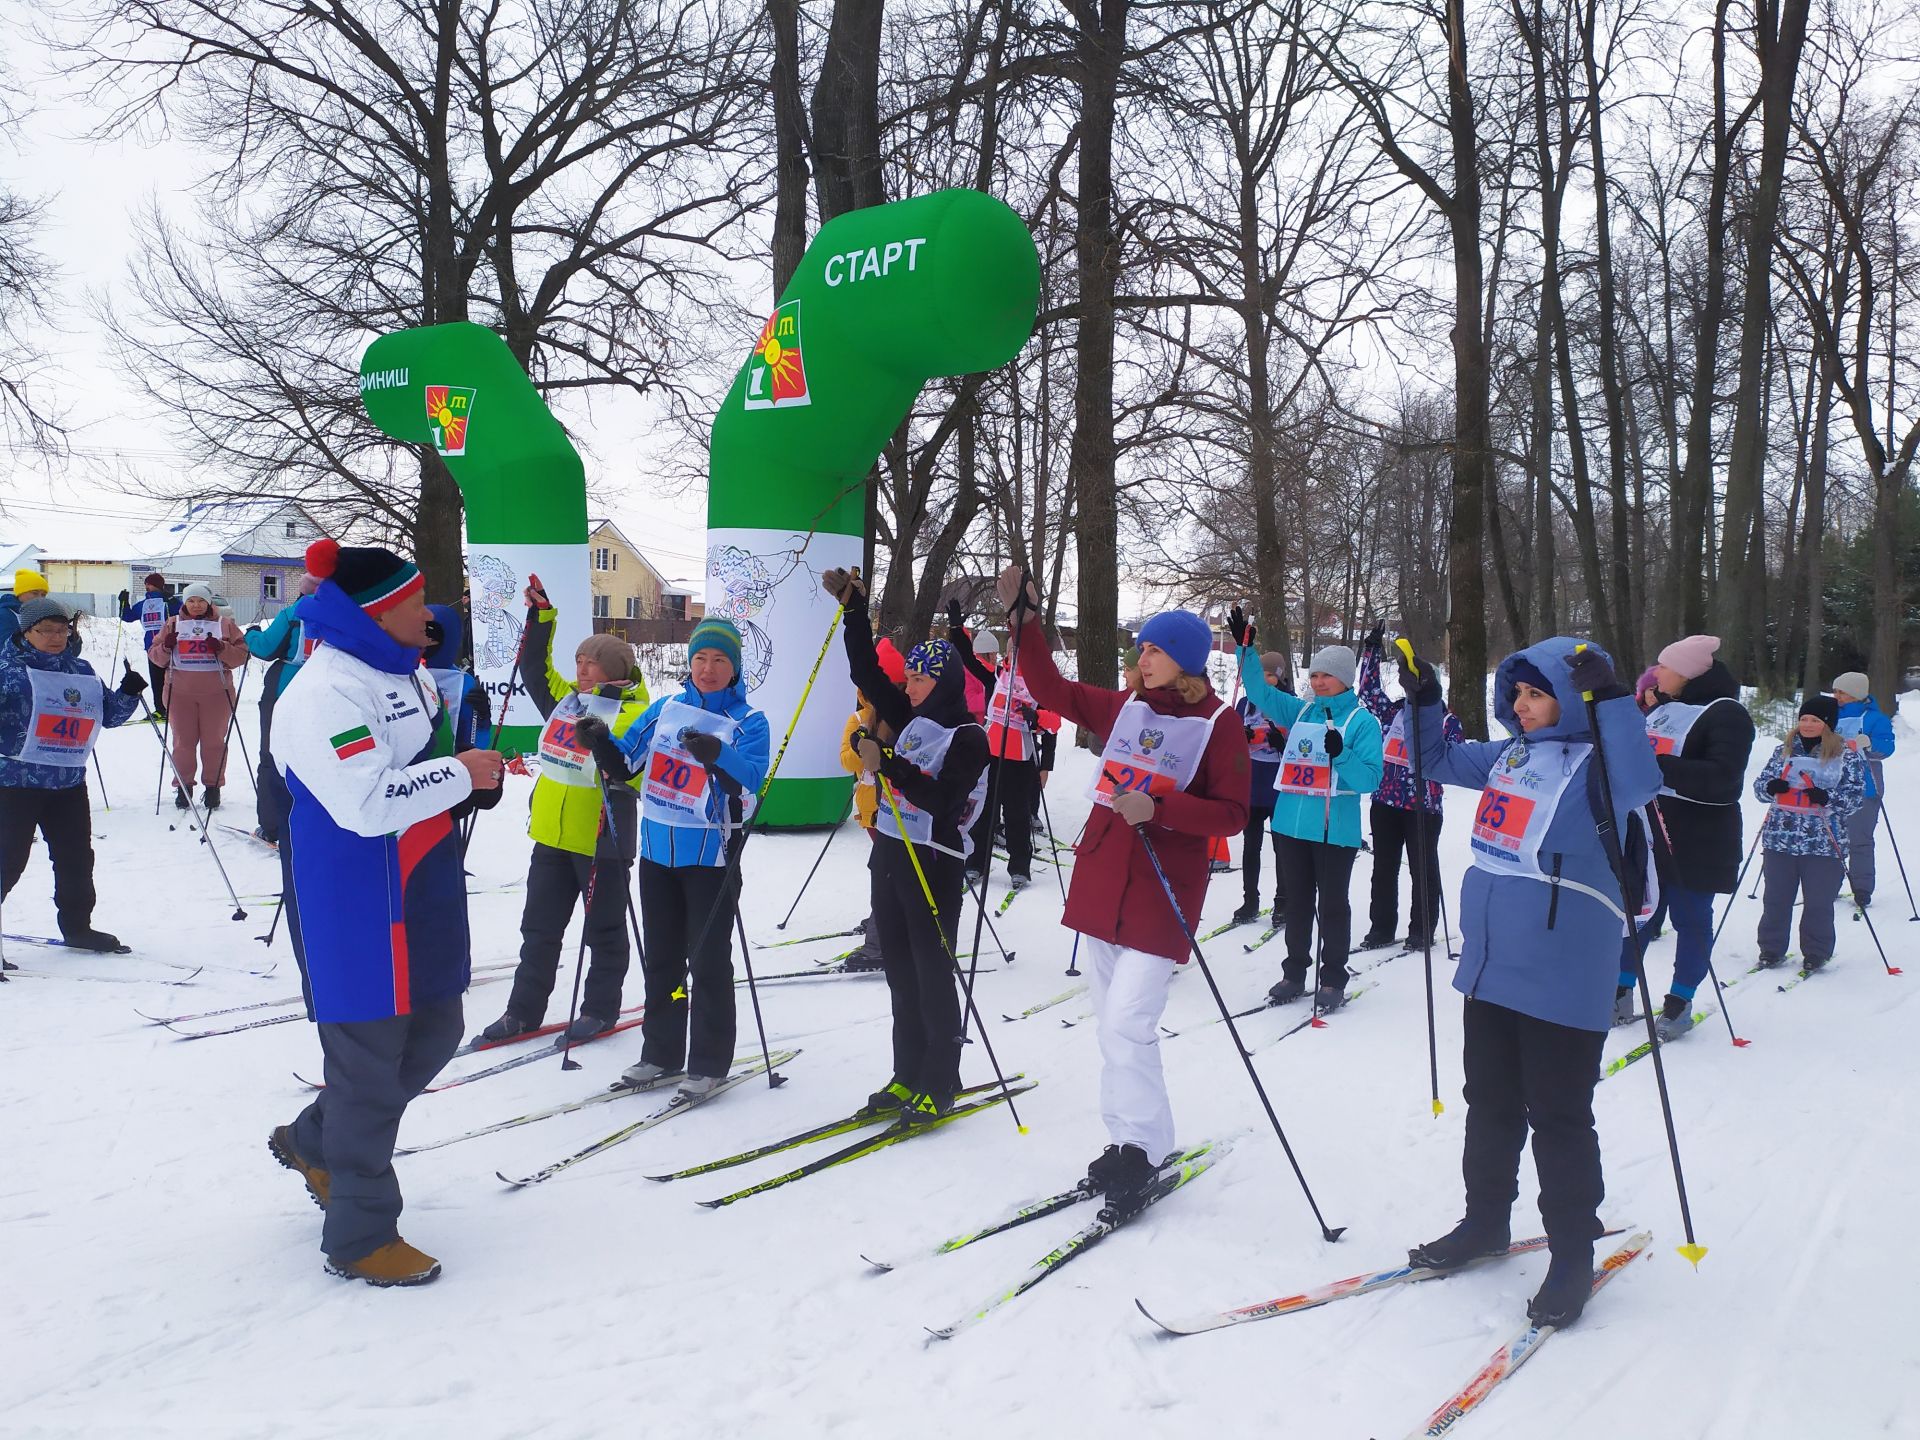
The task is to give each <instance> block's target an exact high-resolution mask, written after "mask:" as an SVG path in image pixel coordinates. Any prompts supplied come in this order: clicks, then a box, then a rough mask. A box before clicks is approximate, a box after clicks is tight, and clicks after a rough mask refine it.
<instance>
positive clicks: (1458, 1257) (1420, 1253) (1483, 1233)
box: [1407, 1216, 1513, 1274]
mask: <svg viewBox="0 0 1920 1440" xmlns="http://www.w3.org/2000/svg"><path fill="white" fill-rule="evenodd" d="M1512 1241H1513V1234H1512V1231H1511V1229H1510V1228H1509V1226H1508V1225H1507V1223H1505V1222H1503V1221H1498V1220H1476V1219H1474V1218H1473V1217H1472V1216H1468V1217H1467V1218H1466V1219H1465V1220H1462V1221H1461V1222H1460V1223H1459V1224H1458V1225H1456V1226H1454V1227H1453V1229H1451V1230H1449V1231H1448V1232H1447V1233H1446V1234H1444V1235H1442V1236H1441V1237H1440V1238H1439V1239H1438V1240H1429V1241H1428V1242H1427V1243H1426V1244H1424V1245H1416V1246H1415V1247H1414V1248H1413V1249H1411V1250H1409V1251H1407V1263H1408V1264H1409V1265H1417V1266H1419V1267H1420V1268H1421V1269H1422V1270H1437V1271H1439V1272H1440V1273H1442V1274H1445V1273H1446V1272H1448V1271H1450V1270H1458V1269H1460V1267H1461V1266H1463V1265H1469V1264H1471V1263H1472V1262H1473V1261H1475V1260H1478V1259H1480V1258H1481V1257H1482V1256H1486V1255H1503V1254H1505V1253H1506V1250H1507V1247H1508V1245H1510V1244H1511V1243H1512Z"/></svg>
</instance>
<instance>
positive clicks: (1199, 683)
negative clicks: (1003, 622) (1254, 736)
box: [998, 567, 1249, 1208]
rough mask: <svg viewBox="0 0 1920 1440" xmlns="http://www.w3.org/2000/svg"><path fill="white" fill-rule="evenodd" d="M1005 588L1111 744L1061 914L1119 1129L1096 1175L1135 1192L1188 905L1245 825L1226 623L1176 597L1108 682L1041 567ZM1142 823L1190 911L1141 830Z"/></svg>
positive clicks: (1123, 1200) (1052, 705) (1054, 672)
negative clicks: (1220, 685) (1219, 846)
mask: <svg viewBox="0 0 1920 1440" xmlns="http://www.w3.org/2000/svg"><path fill="white" fill-rule="evenodd" d="M1023 589H1024V591H1025V593H1024V595H1023V594H1022V590H1023ZM998 590H999V595H1000V602H1001V604H1003V605H1005V606H1006V607H1007V611H1008V623H1009V624H1015V625H1019V626H1020V632H1019V644H1020V670H1021V674H1022V675H1023V676H1024V677H1025V679H1026V682H1027V688H1028V690H1029V691H1031V692H1032V695H1033V698H1034V702H1035V703H1036V704H1038V705H1040V706H1043V707H1045V708H1046V709H1048V710H1055V711H1058V712H1059V713H1060V715H1061V716H1062V717H1063V718H1065V719H1067V720H1070V721H1072V722H1073V723H1074V724H1076V725H1080V726H1083V727H1085V728H1086V729H1088V730H1090V731H1092V732H1093V734H1094V735H1095V736H1096V737H1097V738H1098V739H1099V740H1100V742H1101V744H1102V746H1103V747H1104V748H1103V751H1102V755H1101V761H1100V771H1099V773H1098V774H1097V775H1096V777H1095V781H1094V786H1093V789H1092V791H1091V792H1090V796H1089V798H1091V799H1092V800H1093V802H1094V807H1093V811H1092V814H1091V815H1090V816H1089V817H1088V820H1087V827H1086V831H1085V833H1084V834H1083V836H1082V837H1081V840H1080V843H1079V845H1078V846H1077V847H1076V859H1075V863H1074V868H1073V888H1072V889H1071V891H1069V893H1068V895H1067V909H1066V915H1065V917H1064V923H1065V924H1066V926H1067V927H1068V928H1069V929H1071V930H1077V931H1079V932H1080V934H1081V935H1082V936H1084V937H1085V939H1086V941H1087V944H1086V946H1085V947H1084V948H1086V949H1087V950H1089V951H1090V953H1091V964H1090V966H1089V969H1090V970H1091V972H1092V975H1093V994H1094V1010H1095V1015H1096V1020H1097V1024H1098V1029H1099V1035H1100V1056H1101V1060H1102V1067H1101V1072H1100V1109H1101V1113H1102V1116H1103V1117H1104V1119H1105V1120H1106V1124H1107V1133H1108V1137H1109V1138H1110V1139H1111V1140H1112V1142H1113V1143H1112V1144H1110V1145H1108V1146H1107V1148H1106V1150H1105V1152H1104V1153H1103V1154H1102V1155H1101V1156H1100V1158H1099V1159H1097V1160H1095V1161H1094V1162H1093V1164H1091V1165H1090V1166H1088V1167H1087V1178H1088V1179H1089V1180H1090V1181H1091V1182H1092V1183H1093V1184H1094V1186H1095V1187H1096V1188H1098V1189H1101V1190H1104V1191H1105V1192H1106V1193H1107V1195H1108V1197H1109V1200H1110V1202H1111V1203H1112V1204H1114V1205H1116V1206H1118V1207H1122V1208H1124V1207H1125V1206H1126V1204H1127V1203H1128V1201H1129V1200H1132V1199H1134V1198H1135V1197H1139V1196H1143V1195H1144V1194H1145V1189H1146V1184H1147V1182H1148V1181H1149V1180H1151V1179H1152V1178H1153V1175H1154V1172H1155V1171H1156V1170H1157V1169H1158V1167H1159V1166H1160V1164H1161V1162H1162V1161H1163V1160H1164V1159H1165V1158H1166V1156H1167V1155H1168V1154H1169V1153H1171V1152H1172V1150H1173V1148H1174V1145H1173V1109H1172V1106H1171V1104H1170V1103H1169V1102H1168V1099H1167V1088H1166V1082H1165V1080H1164V1078H1163V1077H1162V1074H1161V1068H1160V1044H1159V1026H1160V1016H1161V1013H1162V1012H1163V1011H1164V1010H1165V1008H1166V1003H1167V985H1168V984H1169V983H1170V982H1171V981H1172V979H1173V975H1174V966H1175V965H1177V964H1184V963H1185V962H1186V959H1187V957H1188V955H1189V954H1190V953H1191V952H1190V950H1189V947H1188V944H1187V936H1186V933H1185V931H1184V930H1183V929H1182V927H1181V920H1182V918H1183V917H1184V919H1185V921H1186V923H1187V924H1188V925H1192V924H1193V923H1194V922H1195V921H1197V920H1198V919H1199V916H1200V906H1201V903H1202V902H1203V901H1204V900H1205V899H1206V895H1207V873H1208V871H1207V848H1208V842H1209V840H1210V839H1211V838H1212V837H1214V836H1220V835H1238V834H1240V833H1241V831H1243V830H1244V829H1246V824H1247V795H1248V783H1249V778H1248V777H1249V761H1248V758H1247V737H1246V732H1245V730H1244V729H1243V728H1242V727H1241V724H1240V719H1239V716H1238V715H1237V714H1236V713H1235V712H1234V710H1233V708H1232V707H1231V706H1230V705H1228V704H1227V703H1226V702H1225V701H1224V700H1222V699H1221V698H1220V697H1219V696H1218V695H1216V694H1215V693H1214V691H1213V687H1212V685H1210V684H1209V683H1208V682H1207V679H1206V666H1207V656H1208V655H1209V654H1210V653H1211V652H1212V649H1213V631H1212V630H1211V629H1210V628H1209V627H1208V625H1207V623H1206V622H1205V621H1204V620H1202V619H1201V618H1200V617H1199V616H1197V615H1195V614H1193V613H1192V612H1191V611H1186V610H1169V611H1167V612H1166V613H1164V614H1161V615H1156V616H1154V617H1153V619H1151V620H1149V621H1148V622H1147V623H1146V624H1145V625H1143V626H1142V627H1141V628H1140V633H1139V644H1140V654H1139V660H1138V664H1137V666H1135V667H1132V668H1131V669H1130V672H1129V680H1130V681H1131V682H1132V683H1131V684H1130V685H1129V688H1127V689H1124V690H1106V689H1102V688H1101V687H1099V686H1097V685H1082V684H1078V683H1076V682H1073V681H1069V680H1066V679H1063V678H1062V677H1061V675H1060V672H1059V670H1058V669H1056V668H1055V666H1054V663H1053V657H1052V655H1051V654H1050V653H1049V650H1048V645H1047V637H1046V633H1045V631H1044V630H1042V628H1041V626H1040V623H1039V621H1038V619H1037V616H1038V615H1039V610H1040V596H1039V594H1038V592H1037V591H1036V590H1035V589H1034V586H1033V582H1032V581H1030V580H1029V581H1027V582H1025V584H1024V586H1023V585H1022V580H1021V571H1020V570H1019V569H1018V567H1009V568H1008V569H1007V570H1006V571H1005V572H1004V573H1003V574H1002V575H1001V576H1000V579H999V581H998ZM1143 826H1144V827H1145V829H1144V830H1143V832H1142V833H1143V834H1144V835H1145V836H1147V837H1148V838H1150V839H1151V840H1152V842H1153V847H1154V851H1155V853H1157V854H1158V856H1159V857H1160V863H1161V865H1162V866H1164V867H1165V869H1166V872H1167V879H1168V880H1169V881H1170V882H1171V884H1172V886H1173V893H1174V896H1175V898H1176V899H1177V900H1178V901H1179V904H1180V913H1179V915H1176V914H1175V913H1174V910H1173V906H1172V905H1170V904H1168V902H1167V893H1166V890H1165V889H1163V888H1162V886H1161V884H1160V879H1159V877H1158V876H1157V875H1156V874H1154V870H1153V862H1152V861H1151V860H1150V859H1149V858H1148V857H1147V851H1146V847H1145V846H1144V845H1142V844H1141V843H1140V837H1139V836H1136V835H1135V834H1134V833H1133V832H1134V830H1135V829H1136V828H1138V827H1143Z"/></svg>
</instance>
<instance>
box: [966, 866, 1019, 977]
mask: <svg viewBox="0 0 1920 1440" xmlns="http://www.w3.org/2000/svg"><path fill="white" fill-rule="evenodd" d="M967 893H968V894H972V893H973V892H972V891H971V890H969V891H968V892H967ZM986 893H987V885H986V882H985V881H984V880H983V881H981V882H980V897H981V898H984V897H985V895H986ZM987 937H988V938H989V939H990V940H992V941H993V948H994V949H996V950H998V951H999V952H1000V959H1001V960H1002V961H1003V962H1004V963H1006V964H1008V965H1011V964H1013V957H1014V956H1015V955H1017V954H1018V953H1019V952H1018V951H1017V950H1009V949H1007V947H1006V946H1005V945H1004V944H1002V943H1001V940H1000V927H999V926H997V925H995V924H994V923H993V916H991V915H989V916H987Z"/></svg>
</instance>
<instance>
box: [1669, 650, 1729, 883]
mask: <svg viewBox="0 0 1920 1440" xmlns="http://www.w3.org/2000/svg"><path fill="white" fill-rule="evenodd" d="M1673 700H1675V701H1678V702H1679V703H1680V704H1682V705H1710V706H1711V707H1712V708H1710V709H1708V710H1706V711H1705V712H1704V713H1703V714H1702V715H1701V716H1700V718H1699V719H1698V720H1696V721H1695V722H1694V724H1693V728H1692V729H1691V730H1689V731H1688V732H1687V740H1686V744H1684V745H1682V746H1681V747H1680V749H1679V750H1678V751H1677V752H1676V753H1674V754H1672V755H1662V756H1660V774H1661V777H1662V778H1663V779H1664V780H1665V781H1666V783H1667V787H1668V788H1669V789H1671V790H1672V791H1674V794H1672V795H1662V796H1660V798H1659V800H1658V802H1657V803H1658V805H1659V807H1660V820H1661V822H1662V823H1661V824H1659V825H1656V826H1655V827H1654V853H1655V856H1656V859H1657V861H1658V864H1659V868H1660V880H1661V883H1662V884H1665V885H1677V886H1679V887H1681V888H1682V889H1685V890H1701V891H1705V892H1707V893H1708V894H1712V895H1730V894H1732V893H1733V890H1734V887H1735V886H1736V885H1737V884H1738V883H1739V878H1740V858H1741V848H1740V847H1741V840H1740V836H1741V822H1740V802H1741V800H1742V799H1743V798H1744V797H1745V794H1746V782H1747V757H1748V754H1749V752H1750V751H1752V749H1753V717H1752V716H1751V715H1749V714H1748V713H1747V707H1746V706H1744V705H1742V704H1741V703H1740V687H1739V686H1738V685H1737V684H1735V683H1734V678H1733V672H1732V671H1730V670H1728V669H1727V667H1726V666H1725V665H1724V664H1723V663H1721V662H1720V661H1718V660H1716V661H1714V662H1713V665H1712V667H1711V668H1710V669H1709V670H1708V671H1707V672H1706V674H1704V675H1700V676H1697V677H1696V678H1694V679H1692V680H1689V681H1688V682H1687V683H1686V686H1685V688H1683V689H1682V690H1681V691H1680V693H1679V694H1678V695H1677V696H1674V697H1673ZM1716 700H1725V701H1729V702H1731V703H1728V704H1720V705H1715V704H1713V702H1714V701H1716ZM1669 703H1672V701H1670V702H1669Z"/></svg>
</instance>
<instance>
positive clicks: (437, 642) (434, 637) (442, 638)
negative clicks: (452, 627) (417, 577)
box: [248, 620, 447, 650]
mask: <svg viewBox="0 0 1920 1440" xmlns="http://www.w3.org/2000/svg"><path fill="white" fill-rule="evenodd" d="M248 633H252V632H248ZM446 639H447V630H446V627H445V626H444V625H442V624H441V623H440V622H439V621H438V620H429V621H427V647H426V648H427V649H429V650H438V649H439V648H440V647H441V645H443V644H445V643H446Z"/></svg>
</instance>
